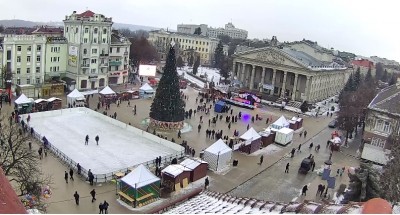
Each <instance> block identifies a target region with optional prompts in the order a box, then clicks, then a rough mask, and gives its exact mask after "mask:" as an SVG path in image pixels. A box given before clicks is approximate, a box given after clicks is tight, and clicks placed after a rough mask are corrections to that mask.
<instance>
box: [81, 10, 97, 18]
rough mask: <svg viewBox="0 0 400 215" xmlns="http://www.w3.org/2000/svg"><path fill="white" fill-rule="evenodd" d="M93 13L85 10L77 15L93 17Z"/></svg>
mask: <svg viewBox="0 0 400 215" xmlns="http://www.w3.org/2000/svg"><path fill="white" fill-rule="evenodd" d="M93 15H94V12H93V11H91V10H87V11H85V12H83V13H81V14H79V16H81V17H93Z"/></svg>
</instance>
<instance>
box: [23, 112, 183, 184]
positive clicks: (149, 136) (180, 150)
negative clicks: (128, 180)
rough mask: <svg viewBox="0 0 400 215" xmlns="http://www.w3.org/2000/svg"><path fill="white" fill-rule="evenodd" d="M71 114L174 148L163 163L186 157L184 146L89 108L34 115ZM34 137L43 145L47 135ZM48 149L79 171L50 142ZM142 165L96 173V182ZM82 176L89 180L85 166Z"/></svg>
mask: <svg viewBox="0 0 400 215" xmlns="http://www.w3.org/2000/svg"><path fill="white" fill-rule="evenodd" d="M70 112H84V113H86V114H90V115H93V116H95V117H98V118H101V119H102V120H105V121H106V122H108V123H111V124H113V125H115V126H118V127H120V128H123V129H126V130H127V131H129V132H133V133H135V134H136V135H138V136H141V137H143V138H146V139H149V140H150V141H153V142H156V143H159V144H161V145H163V146H165V147H168V148H172V149H174V150H175V151H177V152H176V153H174V154H170V155H167V156H163V157H161V163H167V162H171V161H172V159H174V158H177V159H179V158H182V157H184V156H185V149H184V148H183V147H182V146H180V145H179V144H176V143H173V142H171V141H168V140H165V139H163V138H160V137H158V136H156V135H153V134H151V133H148V132H146V131H143V130H140V129H138V128H135V127H133V126H131V125H128V124H126V123H123V122H121V121H118V120H116V119H113V118H111V117H108V116H105V115H103V114H101V113H98V112H96V111H93V110H91V109H88V108H84V107H77V108H68V109H61V110H54V111H43V112H37V113H34V114H35V115H37V116H39V117H47V116H59V115H62V114H63V113H70ZM27 117H28V114H24V115H21V121H22V120H23V121H24V122H25V124H26V122H27V120H26V119H27ZM27 126H28V132H30V129H31V127H30V125H29V124H27ZM33 136H34V137H35V138H36V139H38V140H39V141H40V142H42V143H43V140H42V138H43V137H44V136H46V135H41V134H39V133H38V132H37V131H35V130H34V134H33ZM47 149H48V150H50V151H51V152H52V153H53V154H54V155H56V156H57V157H58V158H59V159H61V160H62V161H63V162H64V163H65V164H66V165H68V166H69V167H70V168H73V169H74V170H77V167H76V165H77V163H76V162H75V161H74V160H72V159H71V158H70V157H68V156H67V155H66V154H64V153H63V152H62V151H61V150H59V149H57V147H55V146H54V145H52V144H51V142H50V141H49V140H48V145H47ZM140 164H143V165H145V166H146V167H147V168H150V167H153V166H155V160H154V159H152V160H149V161H147V162H143V163H140ZM140 164H135V165H133V166H131V167H127V168H124V169H119V170H116V171H113V172H110V173H106V174H95V173H93V175H94V182H96V183H97V182H107V181H110V180H112V179H114V175H115V173H120V172H122V173H128V172H130V171H131V170H133V169H134V168H135V167H137V166H138V165H140ZM81 176H83V177H84V178H85V179H86V178H88V170H87V169H85V168H84V167H83V166H81Z"/></svg>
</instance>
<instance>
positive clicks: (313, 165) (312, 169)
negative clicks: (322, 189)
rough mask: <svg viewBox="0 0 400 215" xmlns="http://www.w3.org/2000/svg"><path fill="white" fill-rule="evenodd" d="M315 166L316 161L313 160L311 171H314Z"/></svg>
mask: <svg viewBox="0 0 400 215" xmlns="http://www.w3.org/2000/svg"><path fill="white" fill-rule="evenodd" d="M314 168H315V162H314V161H313V162H312V163H311V171H312V172H314Z"/></svg>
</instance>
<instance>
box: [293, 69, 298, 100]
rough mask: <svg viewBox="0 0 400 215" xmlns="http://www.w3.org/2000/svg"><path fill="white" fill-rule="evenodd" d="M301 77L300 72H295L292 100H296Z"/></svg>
mask: <svg viewBox="0 0 400 215" xmlns="http://www.w3.org/2000/svg"><path fill="white" fill-rule="evenodd" d="M298 77H299V74H297V73H295V74H294V84H293V92H292V100H293V101H295V100H296V91H297V78H298Z"/></svg>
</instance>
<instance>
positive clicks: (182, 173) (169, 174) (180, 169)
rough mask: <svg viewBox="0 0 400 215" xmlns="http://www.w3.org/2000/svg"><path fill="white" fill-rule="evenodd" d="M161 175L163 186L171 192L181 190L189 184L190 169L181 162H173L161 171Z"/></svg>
mask: <svg viewBox="0 0 400 215" xmlns="http://www.w3.org/2000/svg"><path fill="white" fill-rule="evenodd" d="M161 176H162V185H163V187H165V188H166V189H167V190H168V191H169V192H172V191H179V190H180V189H181V188H185V187H187V185H188V184H189V179H190V169H188V168H186V167H184V166H182V165H180V164H171V165H169V166H167V167H166V168H165V169H163V170H162V171H161Z"/></svg>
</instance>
